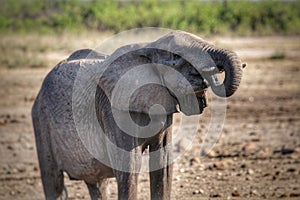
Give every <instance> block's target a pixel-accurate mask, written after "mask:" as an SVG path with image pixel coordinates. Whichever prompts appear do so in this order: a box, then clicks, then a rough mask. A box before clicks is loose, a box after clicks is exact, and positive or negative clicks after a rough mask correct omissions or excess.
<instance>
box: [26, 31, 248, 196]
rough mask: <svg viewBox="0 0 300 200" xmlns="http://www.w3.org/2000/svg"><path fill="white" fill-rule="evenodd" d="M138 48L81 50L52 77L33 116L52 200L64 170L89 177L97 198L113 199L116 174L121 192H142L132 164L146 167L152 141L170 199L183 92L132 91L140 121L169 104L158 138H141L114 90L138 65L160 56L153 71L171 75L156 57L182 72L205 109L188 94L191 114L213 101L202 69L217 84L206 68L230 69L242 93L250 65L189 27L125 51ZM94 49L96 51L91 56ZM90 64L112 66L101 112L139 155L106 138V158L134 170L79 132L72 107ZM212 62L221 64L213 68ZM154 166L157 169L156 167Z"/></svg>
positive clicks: (154, 181)
mask: <svg viewBox="0 0 300 200" xmlns="http://www.w3.org/2000/svg"><path fill="white" fill-rule="evenodd" d="M178 38H179V41H178ZM182 39H183V40H182ZM182 41H186V42H182ZM167 46H168V47H171V48H172V49H175V50H176V49H184V48H185V47H187V48H190V46H192V48H195V49H197V48H199V49H201V48H203V47H204V48H205V50H206V51H207V52H208V53H209V54H210V55H211V56H212V58H213V62H212V60H210V59H207V60H206V59H203V57H202V59H201V60H197V57H198V55H197V54H195V55H190V57H191V58H194V59H195V60H194V61H193V60H189V62H188V61H187V60H186V59H183V58H182V56H180V55H181V54H182V52H178V54H174V53H171V52H169V51H166V50H163V49H166V48H165V47H167ZM130 48H132V47H131V46H126V47H121V48H120V49H118V50H117V51H116V52H115V53H113V54H112V55H111V56H109V57H108V58H106V59H105V60H103V59H104V58H105V56H104V55H101V54H98V53H97V52H94V51H92V50H88V49H85V50H79V51H77V52H74V53H73V54H72V55H71V56H70V57H69V58H68V59H66V60H64V61H62V62H61V63H59V64H58V65H57V66H56V67H55V68H54V69H53V70H52V71H51V72H50V73H49V74H48V75H47V77H46V78H45V80H44V82H43V85H42V88H41V90H40V92H39V94H38V97H37V99H36V101H35V103H34V106H33V108H32V119H33V125H34V132H35V137H36V145H37V152H38V159H39V163H40V169H41V178H42V183H43V187H44V193H45V196H46V199H47V200H50V199H57V198H58V197H59V196H62V197H63V198H67V192H66V190H65V188H64V183H63V171H65V172H66V173H67V174H68V175H69V177H70V178H71V179H77V180H84V181H85V182H86V184H87V187H88V189H89V193H90V196H91V199H105V180H106V179H107V178H110V177H116V180H117V184H118V199H136V198H137V177H138V173H131V172H130V171H138V169H139V167H140V166H141V156H142V152H143V151H144V150H145V149H146V148H149V151H150V152H154V151H157V152H158V154H154V155H153V156H151V155H150V161H149V163H150V165H149V167H150V171H151V172H150V185H151V186H150V187H151V199H170V195H171V194H170V192H171V180H172V164H171V160H172V155H171V153H172V152H171V138H172V134H171V124H172V115H173V113H175V112H177V110H176V105H177V104H178V99H176V97H175V96H174V94H172V91H169V90H168V89H167V88H166V87H164V86H163V85H147V86H145V87H142V88H141V89H139V90H138V91H137V92H135V93H134V94H133V97H132V98H131V102H130V110H129V111H130V114H131V117H132V119H133V120H134V121H135V122H136V123H137V124H139V125H140V126H145V125H147V124H148V123H149V115H148V114H147V113H148V112H149V108H150V107H151V105H153V104H160V105H162V106H163V107H164V108H165V110H166V114H167V118H166V121H161V123H163V124H164V126H163V128H162V129H161V130H159V131H157V133H155V134H154V136H152V137H150V138H138V137H134V136H132V135H129V134H126V133H124V132H123V131H122V130H121V129H120V128H119V127H118V126H117V124H116V122H115V120H114V118H113V116H112V107H111V102H110V101H111V95H112V94H111V92H112V88H113V87H114V86H115V84H116V82H117V81H118V79H119V78H120V77H122V75H123V74H124V73H126V72H127V71H128V70H129V69H131V68H132V67H134V66H138V65H142V64H151V63H152V64H153V67H149V69H148V70H149V73H150V74H156V75H157V76H158V77H159V78H160V79H164V76H167V75H168V76H169V75H170V74H167V75H165V74H164V73H163V72H161V71H157V69H156V67H155V66H156V65H155V63H158V64H164V65H167V66H170V67H172V68H174V69H176V70H177V71H179V72H181V73H182V74H183V76H184V77H186V78H187V80H188V81H189V82H190V83H191V85H192V88H193V90H194V91H195V92H196V96H197V99H198V106H199V110H198V112H197V113H194V108H192V109H190V108H188V106H189V105H188V104H189V100H187V101H183V102H184V103H185V104H186V105H179V106H180V109H181V111H183V112H184V113H185V114H187V115H191V114H200V113H201V112H202V111H203V108H204V107H206V101H205V92H204V91H205V88H206V87H207V85H206V83H205V81H204V79H203V78H202V76H201V75H200V73H201V74H202V75H203V76H206V77H208V78H207V79H208V80H207V82H209V83H210V80H209V77H210V75H205V73H203V71H205V72H209V73H210V74H211V73H212V71H213V70H215V69H214V68H213V66H218V67H219V68H220V69H221V70H222V71H225V73H226V78H225V81H224V83H225V84H227V85H225V89H226V96H229V95H232V94H233V93H234V91H235V90H236V89H237V87H238V84H239V82H240V79H241V68H242V66H241V64H240V60H239V59H238V58H237V56H236V55H235V54H234V53H233V52H229V51H227V50H222V49H217V48H216V47H213V46H211V45H208V44H207V43H206V42H204V41H203V40H201V39H200V38H198V37H196V36H193V35H191V34H189V33H185V32H182V31H175V32H172V33H170V34H168V35H166V36H164V37H162V38H161V39H159V40H158V41H156V42H153V43H150V44H148V45H146V46H143V48H133V50H132V51H129V52H126V51H125V52H126V53H125V54H123V55H122V54H121V56H120V52H122V51H123V50H124V49H127V50H128V49H130ZM162 48H163V49H162ZM91 52H92V54H93V55H94V56H89V59H85V58H86V56H87V55H88V54H89V53H91ZM199 52H200V50H199ZM228 52H229V53H228ZM199 57H201V56H199ZM82 63H88V64H89V65H96V66H99V67H101V66H102V65H105V64H108V65H109V66H108V68H107V70H106V71H105V72H104V73H103V76H102V77H101V78H100V79H99V82H98V86H97V91H96V95H95V107H96V115H97V118H98V121H99V124H100V126H101V128H102V130H103V131H104V134H105V135H106V136H107V137H108V138H109V140H110V141H111V142H112V143H114V144H116V145H117V146H118V147H120V148H122V149H124V150H126V151H128V152H130V154H132V156H130V157H129V158H126V159H125V160H124V157H122V156H120V155H119V154H116V153H114V152H112V151H110V150H109V147H107V146H106V145H105V142H103V143H102V144H103V146H99V147H98V148H101V149H103V152H106V155H105V157H106V158H107V159H108V160H109V161H110V162H111V163H110V166H114V165H115V164H116V163H118V162H122V163H123V164H124V165H125V166H126V167H127V169H128V171H127V172H123V171H118V170H116V169H113V168H114V167H112V168H111V167H108V166H106V165H104V164H103V163H101V162H100V161H98V160H97V159H95V158H94V156H93V155H91V154H90V153H89V151H88V150H87V149H86V148H85V147H84V145H83V144H82V141H81V140H80V138H79V136H78V135H77V132H76V127H75V124H74V120H73V113H72V91H73V90H72V88H73V86H74V80H75V78H76V73H77V72H78V70H79V68H80V67H82ZM191 63H193V64H194V65H192V64H191ZM233 64H236V65H237V66H234V65H233ZM195 65H199V66H195ZM212 68H213V70H211V69H212ZM227 68H228V69H227ZM195 69H197V70H195ZM201 70H203V71H201ZM199 72H200V73H199ZM229 76H230V77H229ZM135 78H138V77H135ZM162 82H163V80H162ZM175 87H176V83H175ZM216 91H217V90H216ZM190 92H191V91H187V92H186V95H184V94H183V96H184V97H185V96H189V95H190V94H189V93H190ZM184 97H183V98H184ZM196 110H197V109H196ZM162 119H163V118H162V117H160V116H159V115H157V116H156V118H155V120H157V121H159V120H162ZM151 169H157V170H155V171H152V170H151Z"/></svg>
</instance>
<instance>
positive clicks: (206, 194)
mask: <svg viewBox="0 0 300 200" xmlns="http://www.w3.org/2000/svg"><path fill="white" fill-rule="evenodd" d="M85 40H86V39H85ZM209 40H210V41H212V42H213V43H214V44H216V45H219V46H221V47H226V48H230V49H233V50H235V51H236V52H237V53H238V54H239V55H240V56H241V58H242V60H244V61H245V62H247V67H246V68H245V70H244V76H243V80H242V83H241V86H240V88H239V90H238V91H237V92H236V93H235V94H234V96H233V97H231V98H229V99H228V101H227V107H228V108H227V115H226V121H225V124H224V128H223V131H222V134H221V135H220V137H219V140H218V143H217V144H216V145H215V147H214V148H213V150H212V151H210V152H209V153H208V155H207V156H206V157H204V158H199V154H200V146H201V142H203V141H201V140H202V139H201V137H200V136H202V135H203V134H204V133H205V131H206V129H207V125H208V123H209V121H210V114H209V107H208V109H206V110H205V113H204V114H203V115H202V116H201V117H200V126H199V130H198V135H199V137H198V138H196V139H195V141H194V144H193V146H192V147H191V148H190V149H189V151H186V152H185V153H184V152H182V151H183V150H182V148H181V146H180V145H178V146H177V147H175V150H176V151H178V152H182V156H181V157H180V159H178V160H177V161H176V163H175V164H174V176H173V187H172V199H300V139H299V138H300V90H299V89H300V88H299V87H300V78H299V77H300V65H299V63H300V43H299V40H300V38H299V37H295V36H293V37H277V36H276V37H275V36H274V37H263V38H210V39H209ZM86 44H89V43H88V42H87V41H85V43H82V45H81V46H80V45H78V46H80V47H82V48H83V47H90V48H93V46H92V45H91V44H92V43H90V46H88V45H86ZM85 45H86V46H85ZM80 47H78V48H80ZM73 50H76V49H73ZM70 53H71V51H70V52H65V51H61V52H53V53H52V54H48V56H45V57H46V58H47V59H49V62H50V63H53V66H54V64H55V63H57V62H59V61H60V60H62V59H64V58H66V57H67V55H68V54H70ZM278 55H279V56H278ZM271 56H273V57H274V58H279V59H270V57H271ZM50 69H51V68H36V69H30V68H19V69H11V70H8V69H4V68H0V88H1V90H0V97H1V98H0V144H1V145H0V199H22V200H27V199H28V200H29V199H43V198H44V197H43V190H42V185H41V180H40V174H39V166H38V161H37V155H36V148H35V140H34V134H33V128H32V124H31V117H30V109H31V106H32V104H33V101H34V98H35V96H36V94H37V93H38V90H39V88H40V86H41V83H42V80H43V78H44V77H45V76H46V74H47V73H48V72H49V70H50ZM179 119H180V116H176V119H175V125H174V126H175V127H174V128H176V126H178V123H179V121H180V120H179ZM184 130H185V131H184V132H182V133H180V134H189V131H191V130H189V126H188V124H187V125H186V127H185V129H184ZM65 180H66V186H67V188H68V191H69V198H70V199H88V198H89V195H88V191H87V189H86V186H85V184H84V183H83V182H81V181H69V180H68V178H67V177H66V178H65ZM138 190H139V192H138V198H139V199H149V181H148V176H147V174H141V175H140V178H139V189H138ZM107 192H108V197H109V199H116V197H117V194H116V184H115V182H114V180H113V179H111V180H110V181H109V186H108V191H107Z"/></svg>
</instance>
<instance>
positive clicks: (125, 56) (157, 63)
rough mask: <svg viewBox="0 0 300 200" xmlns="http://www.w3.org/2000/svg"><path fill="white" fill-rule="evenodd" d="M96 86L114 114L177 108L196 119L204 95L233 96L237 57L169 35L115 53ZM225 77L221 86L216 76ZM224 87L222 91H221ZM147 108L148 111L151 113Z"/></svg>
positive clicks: (203, 104)
mask: <svg viewBox="0 0 300 200" xmlns="http://www.w3.org/2000/svg"><path fill="white" fill-rule="evenodd" d="M103 65H104V66H105V69H106V70H105V71H104V73H103V74H102V76H101V78H100V81H99V84H98V85H99V87H100V88H101V89H102V90H103V91H104V93H105V94H106V96H107V97H108V99H109V100H110V101H111V102H112V103H111V104H112V107H115V108H116V109H118V110H129V111H131V112H141V113H149V112H150V111H151V112H152V114H159V113H160V112H161V110H160V109H158V110H156V109H153V106H154V105H157V104H158V105H160V106H162V107H163V109H164V113H167V114H170V113H174V112H176V111H177V110H178V109H177V108H176V105H178V104H179V108H180V110H181V111H182V112H183V113H185V114H186V115H193V114H200V113H202V111H203V109H204V108H205V107H206V97H205V90H206V88H207V87H208V86H211V87H212V90H213V92H214V93H215V94H217V95H218V96H222V97H225V96H226V97H227V96H230V95H232V94H233V93H234V92H235V91H236V89H237V88H238V85H239V83H240V80H241V76H242V65H241V61H240V60H239V59H238V57H237V55H236V54H235V53H233V52H231V51H228V50H223V49H220V48H217V47H214V46H212V45H209V44H208V43H207V42H205V41H204V40H202V39H200V38H199V37H197V36H195V35H192V34H190V33H186V32H183V31H174V32H171V33H169V34H167V35H165V36H163V37H162V38H160V39H158V40H157V41H154V42H152V43H148V44H143V45H128V46H123V47H121V48H119V49H117V50H116V51H115V52H114V53H113V54H112V55H111V56H109V57H108V58H107V59H106V60H105V61H104V62H103ZM219 70H220V71H221V72H222V71H224V72H225V79H224V81H223V83H224V84H222V83H221V82H220V81H219V80H218V79H217V76H216V74H217V73H220V71H219ZM223 85H224V86H223ZM151 109H152V110H151Z"/></svg>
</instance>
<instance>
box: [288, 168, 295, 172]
mask: <svg viewBox="0 0 300 200" xmlns="http://www.w3.org/2000/svg"><path fill="white" fill-rule="evenodd" d="M286 171H287V172H295V171H296V169H295V168H288V169H287V170H286Z"/></svg>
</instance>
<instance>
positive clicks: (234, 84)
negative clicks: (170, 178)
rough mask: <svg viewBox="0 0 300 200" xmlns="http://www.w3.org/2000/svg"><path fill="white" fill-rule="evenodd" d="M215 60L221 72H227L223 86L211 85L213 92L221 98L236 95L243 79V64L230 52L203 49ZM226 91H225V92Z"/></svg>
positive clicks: (213, 48)
mask: <svg viewBox="0 0 300 200" xmlns="http://www.w3.org/2000/svg"><path fill="white" fill-rule="evenodd" d="M203 50H205V51H206V52H207V53H208V54H209V55H210V56H211V58H212V59H213V61H214V62H215V64H216V66H217V67H218V69H219V71H221V72H222V71H224V72H225V78H224V81H223V84H224V86H223V84H220V85H216V84H211V88H212V90H213V92H214V93H215V94H216V95H218V96H220V97H229V96H231V95H233V94H234V92H235V91H236V90H237V89H238V86H239V84H240V82H241V79H242V73H243V71H242V63H241V60H240V58H239V57H238V56H237V54H236V53H234V52H233V51H230V50H225V49H221V48H217V47H215V46H212V45H205V47H204V48H203ZM224 90H225V91H224Z"/></svg>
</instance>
